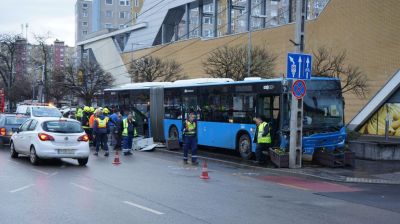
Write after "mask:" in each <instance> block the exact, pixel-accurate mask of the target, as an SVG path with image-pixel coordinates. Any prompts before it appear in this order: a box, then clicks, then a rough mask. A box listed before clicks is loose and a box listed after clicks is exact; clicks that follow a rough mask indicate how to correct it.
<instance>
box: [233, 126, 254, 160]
mask: <svg viewBox="0 0 400 224" xmlns="http://www.w3.org/2000/svg"><path fill="white" fill-rule="evenodd" d="M236 150H237V151H238V153H239V154H240V156H241V157H242V158H243V159H246V160H250V159H251V158H252V157H253V151H252V142H251V137H250V134H249V133H248V132H247V131H244V130H240V131H239V132H238V133H237V134H236Z"/></svg>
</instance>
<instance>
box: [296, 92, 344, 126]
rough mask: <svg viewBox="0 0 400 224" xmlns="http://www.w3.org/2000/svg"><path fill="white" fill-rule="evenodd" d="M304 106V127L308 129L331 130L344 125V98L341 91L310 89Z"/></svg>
mask: <svg viewBox="0 0 400 224" xmlns="http://www.w3.org/2000/svg"><path fill="white" fill-rule="evenodd" d="M303 106H304V124H303V128H304V129H305V130H306V131H307V130H308V131H313V132H331V131H339V130H340V129H341V128H342V127H343V100H342V97H341V95H340V92H338V91H333V90H332V91H319V90H318V91H308V92H307V96H306V97H305V98H304V105H303Z"/></svg>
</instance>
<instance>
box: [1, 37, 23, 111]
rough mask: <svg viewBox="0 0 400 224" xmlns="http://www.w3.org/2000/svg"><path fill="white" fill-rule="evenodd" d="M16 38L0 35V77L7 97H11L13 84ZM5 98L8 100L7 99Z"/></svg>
mask: <svg viewBox="0 0 400 224" xmlns="http://www.w3.org/2000/svg"><path fill="white" fill-rule="evenodd" d="M18 38H19V37H18V36H16V35H12V34H0V76H1V79H2V81H3V83H4V87H5V90H6V94H7V95H11V89H12V87H13V85H14V82H15V73H14V67H15V61H16V55H15V54H16V42H17V40H18ZM7 98H8V99H9V100H10V98H9V97H7ZM11 104H12V102H10V103H9V109H11Z"/></svg>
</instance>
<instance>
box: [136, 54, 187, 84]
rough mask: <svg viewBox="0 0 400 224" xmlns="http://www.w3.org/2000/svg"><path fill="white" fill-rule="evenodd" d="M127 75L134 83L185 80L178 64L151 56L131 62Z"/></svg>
mask: <svg viewBox="0 0 400 224" xmlns="http://www.w3.org/2000/svg"><path fill="white" fill-rule="evenodd" d="M129 74H130V76H131V78H132V80H133V81H134V82H154V81H165V82H168V81H175V80H178V79H183V78H185V75H183V74H182V66H181V65H180V64H179V63H178V62H176V61H175V60H162V59H160V58H158V57H153V56H147V57H144V58H141V59H137V60H134V61H132V63H131V67H130V70H129Z"/></svg>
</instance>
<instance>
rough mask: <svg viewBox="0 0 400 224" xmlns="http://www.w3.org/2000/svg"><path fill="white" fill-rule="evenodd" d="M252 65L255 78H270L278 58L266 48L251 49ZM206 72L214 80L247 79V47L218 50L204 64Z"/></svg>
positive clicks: (251, 72) (251, 69)
mask: <svg viewBox="0 0 400 224" xmlns="http://www.w3.org/2000/svg"><path fill="white" fill-rule="evenodd" d="M251 52H252V54H251V57H252V64H251V67H250V74H251V76H254V77H263V78H270V77H272V76H273V72H274V67H275V60H276V56H274V55H273V54H271V53H270V52H269V51H268V50H267V49H266V48H265V47H258V46H256V47H253V48H252V49H251ZM203 66H204V71H205V72H206V73H207V74H208V75H210V76H211V77H214V78H232V79H234V80H243V79H244V78H245V77H247V73H248V72H247V68H248V51H247V47H245V46H235V47H228V46H224V47H222V48H217V49H216V50H215V51H212V52H211V53H210V54H209V57H208V58H207V59H206V60H205V61H204V62H203Z"/></svg>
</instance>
